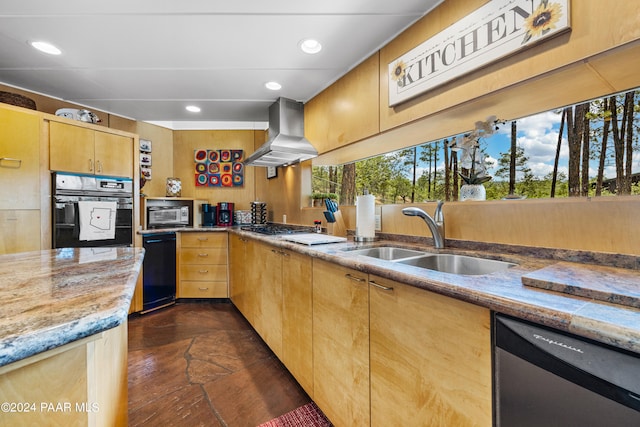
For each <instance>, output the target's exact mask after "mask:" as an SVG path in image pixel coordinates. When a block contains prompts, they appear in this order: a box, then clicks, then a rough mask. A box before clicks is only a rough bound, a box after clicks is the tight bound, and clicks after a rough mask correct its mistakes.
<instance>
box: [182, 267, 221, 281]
mask: <svg viewBox="0 0 640 427" xmlns="http://www.w3.org/2000/svg"><path fill="white" fill-rule="evenodd" d="M182 280H211V281H220V282H222V281H224V282H226V281H227V266H226V265H185V264H180V281H182Z"/></svg>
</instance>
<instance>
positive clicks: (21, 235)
mask: <svg viewBox="0 0 640 427" xmlns="http://www.w3.org/2000/svg"><path fill="white" fill-rule="evenodd" d="M39 250H40V211H39V210H0V255H1V254H13V253H16V252H28V251H39Z"/></svg>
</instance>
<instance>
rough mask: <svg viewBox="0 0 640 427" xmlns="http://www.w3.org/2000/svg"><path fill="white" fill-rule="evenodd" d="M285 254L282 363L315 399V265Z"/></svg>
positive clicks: (308, 260)
mask: <svg viewBox="0 0 640 427" xmlns="http://www.w3.org/2000/svg"><path fill="white" fill-rule="evenodd" d="M283 253H284V255H283V258H282V362H283V363H284V365H285V366H286V367H287V369H288V370H289V372H291V374H293V376H294V377H295V378H296V380H298V383H299V384H300V385H301V386H302V388H304V390H305V391H306V392H307V394H308V395H309V396H311V397H312V398H313V339H312V335H311V333H312V325H313V323H312V315H311V313H312V311H313V306H312V303H313V284H312V277H313V271H312V269H313V264H312V260H311V257H309V256H306V255H302V254H299V253H296V252H291V251H283Z"/></svg>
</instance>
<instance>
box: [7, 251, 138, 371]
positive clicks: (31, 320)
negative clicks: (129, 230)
mask: <svg viewBox="0 0 640 427" xmlns="http://www.w3.org/2000/svg"><path fill="white" fill-rule="evenodd" d="M143 256H144V250H143V249H140V248H104V247H102V248H79V249H74V248H63V249H54V250H44V251H37V252H25V253H17V254H11V255H2V256H0V300H2V306H1V307H0V318H1V319H0V331H2V332H0V367H1V366H4V365H8V364H11V363H13V362H16V361H20V360H23V359H25V358H28V357H30V356H33V355H36V354H39V353H42V352H45V351H47V350H51V349H54V348H57V347H60V346H63V345H65V344H68V343H71V342H74V341H77V340H80V339H82V338H85V337H89V336H92V335H96V334H99V333H100V332H104V331H107V330H109V329H112V328H115V327H117V326H119V325H121V324H122V323H123V322H125V321H126V320H127V315H128V310H129V306H130V304H131V299H132V297H133V292H134V290H135V286H136V281H137V278H138V275H139V273H140V268H141V265H142V259H143Z"/></svg>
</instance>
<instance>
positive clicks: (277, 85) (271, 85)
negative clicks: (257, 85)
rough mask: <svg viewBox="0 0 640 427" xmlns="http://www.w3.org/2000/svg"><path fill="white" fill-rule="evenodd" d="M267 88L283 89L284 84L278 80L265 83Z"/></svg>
mask: <svg viewBox="0 0 640 427" xmlns="http://www.w3.org/2000/svg"><path fill="white" fill-rule="evenodd" d="M264 86H265V87H266V88H267V89H270V90H280V89H282V85H281V84H280V83H278V82H267V83H265V84H264Z"/></svg>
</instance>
